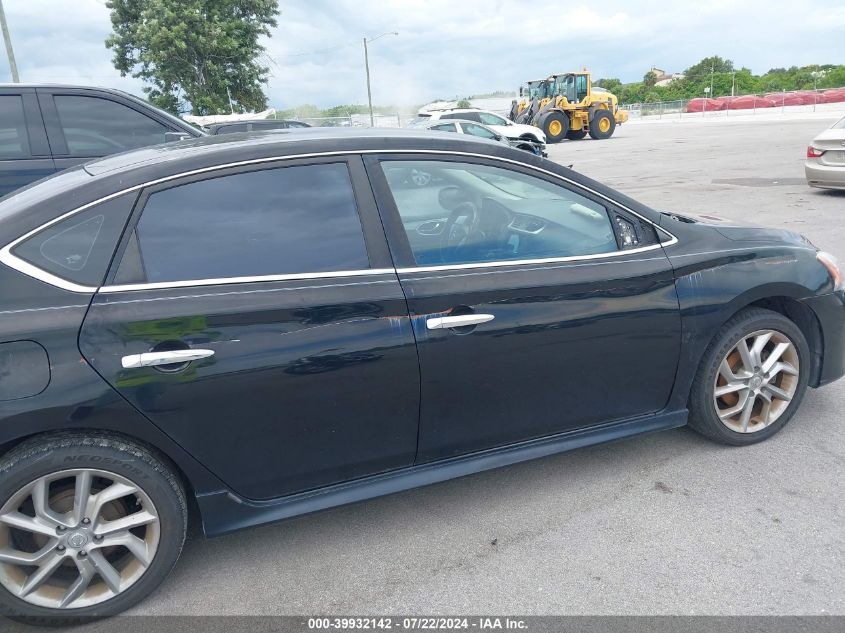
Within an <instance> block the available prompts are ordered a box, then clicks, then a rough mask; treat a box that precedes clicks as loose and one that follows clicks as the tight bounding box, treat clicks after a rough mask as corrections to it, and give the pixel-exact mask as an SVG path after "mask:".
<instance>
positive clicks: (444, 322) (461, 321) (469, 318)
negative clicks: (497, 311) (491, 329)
mask: <svg viewBox="0 0 845 633" xmlns="http://www.w3.org/2000/svg"><path fill="white" fill-rule="evenodd" d="M495 318H496V317H495V316H493V315H492V314H461V315H459V316H446V317H433V318H431V319H427V320H426V322H425V326H426V327H427V328H428V329H429V330H445V329H448V328H453V327H466V326H467V325H478V324H479V323H487V321H492V320H493V319H495Z"/></svg>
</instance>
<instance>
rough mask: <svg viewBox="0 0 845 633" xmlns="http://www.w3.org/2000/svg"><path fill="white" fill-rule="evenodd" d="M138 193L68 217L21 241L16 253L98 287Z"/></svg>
mask: <svg viewBox="0 0 845 633" xmlns="http://www.w3.org/2000/svg"><path fill="white" fill-rule="evenodd" d="M136 197H137V195H136V194H134V193H131V194H124V195H122V196H118V197H117V198H114V199H112V200H109V201H107V202H103V203H100V204H98V205H95V206H93V207H91V208H90V209H86V210H85V211H81V212H79V213H77V214H75V215H72V216H70V217H69V218H65V219H64V220H62V221H61V222H57V223H56V224H53V225H52V226H49V227H47V228H46V229H44V230H43V231H41V232H39V233H36V234H35V235H33V236H32V237H30V238H29V239H27V240H25V241H23V242H21V243H20V244H18V245H17V246H16V247H15V248H14V249H13V253H14V254H15V255H16V256H18V257H20V258H21V259H23V260H26V261H28V262H29V263H31V264H33V265H35V266H37V267H38V268H40V269H42V270H46V271H47V272H49V273H52V274H54V275H56V276H58V277H61V278H63V279H67V280H69V281H72V282H74V283H77V284H81V285H84V286H99V285H100V284H101V283H102V281H103V277H104V276H105V274H106V269H107V268H108V265H109V262H110V261H111V258H112V255H113V254H114V250H115V248H116V247H117V242H118V240H119V239H120V235H121V233H122V232H123V228H124V226H125V225H126V221H127V219H128V218H129V212H130V211H131V210H132V204H133V203H134V201H135V198H136Z"/></svg>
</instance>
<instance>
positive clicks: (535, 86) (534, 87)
mask: <svg viewBox="0 0 845 633" xmlns="http://www.w3.org/2000/svg"><path fill="white" fill-rule="evenodd" d="M545 97H546V82H545V81H529V82H528V98H529V99H544V98H545Z"/></svg>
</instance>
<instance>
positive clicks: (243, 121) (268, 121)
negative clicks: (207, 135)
mask: <svg viewBox="0 0 845 633" xmlns="http://www.w3.org/2000/svg"><path fill="white" fill-rule="evenodd" d="M247 123H249V124H250V125H273V124H274V123H302V121H297V120H296V119H239V120H237V121H220V122H218V123H209V124H208V125H206V126H205V127H207V128H208V129H210V130H212V129H217V128H221V127H226V126H229V125H244V124H247Z"/></svg>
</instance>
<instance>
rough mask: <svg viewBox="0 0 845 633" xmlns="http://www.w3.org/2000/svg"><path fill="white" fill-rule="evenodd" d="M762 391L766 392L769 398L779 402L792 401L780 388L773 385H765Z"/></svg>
mask: <svg viewBox="0 0 845 633" xmlns="http://www.w3.org/2000/svg"><path fill="white" fill-rule="evenodd" d="M763 390H764V391H766V392H768V393H769V394H770V395H771V396H773V397H775V398H778V399H779V400H784V401H786V402H789V401H790V400H792V396H790V395H789V394H788V393H786V392H785V391H784V390H783V389H781V388H780V387H775V386H774V385H766V386H764V387H763Z"/></svg>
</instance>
